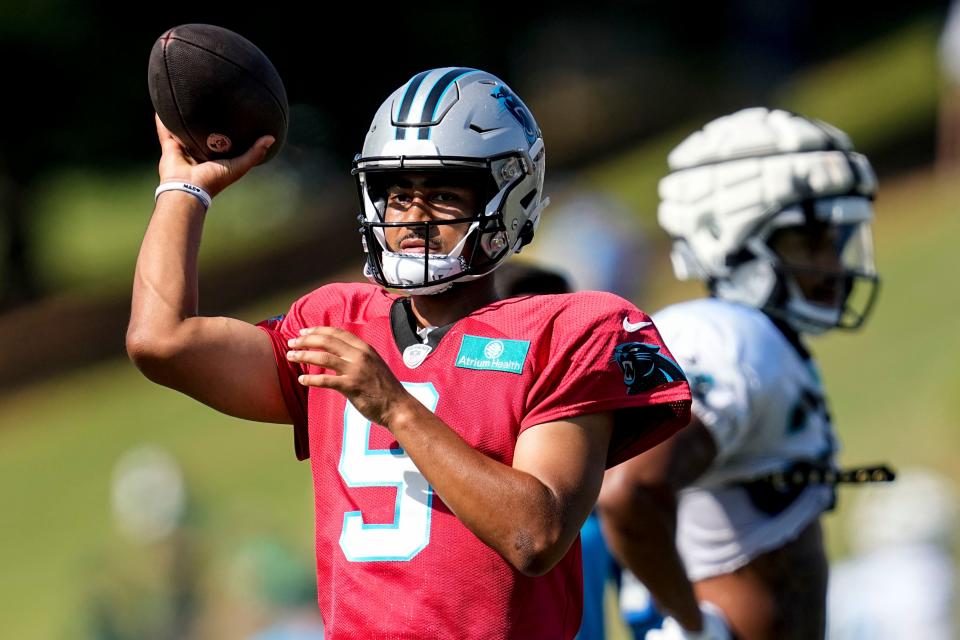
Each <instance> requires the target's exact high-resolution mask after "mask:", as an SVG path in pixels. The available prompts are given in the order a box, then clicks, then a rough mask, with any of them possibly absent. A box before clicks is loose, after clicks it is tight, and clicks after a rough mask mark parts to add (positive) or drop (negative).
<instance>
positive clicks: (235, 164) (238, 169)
mask: <svg viewBox="0 0 960 640" xmlns="http://www.w3.org/2000/svg"><path fill="white" fill-rule="evenodd" d="M276 141H277V139H276V138H274V137H273V136H263V137H262V138H258V139H257V141H256V142H254V143H253V146H251V147H250V148H249V149H247V150H246V151H245V152H244V153H243V154H242V155H239V156H237V157H236V158H231V159H230V160H227V161H226V162H227V166H228V167H229V169H230V171H231V172H232V173H235V174H236V175H237V176H242V175H243V174H245V173H246V172H248V171H250V169H253V168H254V167H255V166H257V163H258V162H260V161H261V160H263V157H264V156H266V155H267V150H268V149H269V148H270V147H271V146H273V143H274V142H276Z"/></svg>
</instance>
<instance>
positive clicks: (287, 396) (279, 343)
mask: <svg viewBox="0 0 960 640" xmlns="http://www.w3.org/2000/svg"><path fill="white" fill-rule="evenodd" d="M302 311H303V299H301V300H297V301H296V302H294V303H293V306H291V307H290V311H289V312H288V313H286V314H285V315H279V316H274V317H272V318H268V319H266V320H264V321H263V322H259V323H257V328H259V329H260V330H261V331H263V332H264V333H266V334H267V335H268V336H269V337H270V341H271V343H272V344H273V356H274V360H275V361H276V364H277V376H278V377H279V380H280V391H281V393H283V401H284V403H285V404H286V405H287V411H288V412H289V413H290V418H291V419H292V420H293V445H294V451H295V452H296V455H297V459H298V460H306V459H307V458H309V457H310V440H309V432H308V429H307V388H306V387H304V386H303V385H302V384H300V383H299V382H298V380H297V378H298V377H299V376H300V375H302V374H304V373H306V371H304V369H303V367H302V366H301V365H300V363H297V362H290V361H289V360H287V351H288V350H289V347H288V346H287V340H289V339H290V338H294V337H296V336H298V335H300V329H302V328H304V327H306V326H307V325H306V323H305V322H304V319H303V313H302Z"/></svg>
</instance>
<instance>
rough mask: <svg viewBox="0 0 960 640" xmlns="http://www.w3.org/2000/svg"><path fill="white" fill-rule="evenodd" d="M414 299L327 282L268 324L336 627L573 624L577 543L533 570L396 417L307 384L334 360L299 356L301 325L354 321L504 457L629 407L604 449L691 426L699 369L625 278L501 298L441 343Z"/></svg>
mask: <svg viewBox="0 0 960 640" xmlns="http://www.w3.org/2000/svg"><path fill="white" fill-rule="evenodd" d="M407 305H408V302H406V301H404V299H402V298H400V297H398V296H396V295H393V294H390V293H388V292H386V291H384V290H383V289H381V288H380V287H377V286H374V285H369V284H336V285H328V286H325V287H322V288H320V289H317V290H316V291H314V292H312V293H310V294H308V295H306V296H304V297H303V298H301V299H300V300H298V301H297V302H295V303H294V304H293V306H292V308H291V309H290V312H289V313H288V314H287V315H286V316H283V317H280V318H274V319H271V320H268V321H266V322H264V323H261V325H260V326H261V328H263V330H264V331H266V332H267V333H268V334H269V335H270V336H271V338H272V339H273V343H274V349H275V351H276V361H277V367H278V370H279V374H280V383H281V387H282V389H283V393H284V397H285V400H286V403H287V407H288V409H289V411H290V415H291V417H292V418H293V420H294V422H295V425H294V432H295V437H294V439H295V443H296V449H297V456H298V457H299V458H301V459H303V458H306V457H308V456H309V458H310V462H311V467H312V471H313V486H314V495H315V500H314V501H315V506H316V554H317V585H318V600H319V605H320V610H321V613H322V614H323V619H324V623H325V625H326V633H327V637H328V638H333V639H334V640H336V639H338V638H363V639H368V638H482V639H483V640H489V639H491V638H524V639H526V640H535V639H538V638H544V639H546V638H549V639H551V640H556V639H558V638H572V637H573V636H574V635H575V634H576V632H577V630H578V629H579V627H580V617H581V613H582V602H583V587H582V574H581V564H580V563H581V558H580V546H579V541H578V542H577V543H576V544H575V545H574V547H573V548H572V549H571V550H570V552H569V553H567V555H566V556H565V557H564V558H563V560H561V562H560V563H559V564H558V565H557V566H556V567H554V568H553V569H552V570H551V571H550V572H548V573H547V574H546V575H543V576H539V577H528V576H524V575H523V574H522V573H520V572H519V571H517V570H516V569H514V568H513V567H512V566H511V565H510V564H509V563H508V562H507V561H506V560H504V559H503V558H502V557H501V556H500V555H499V554H497V552H495V551H494V550H493V549H491V548H490V547H488V546H486V545H485V544H484V543H483V542H481V541H480V540H479V539H478V538H477V537H476V536H475V535H474V534H473V533H471V532H470V531H469V530H468V529H467V528H466V527H465V526H464V525H463V524H462V523H461V522H460V521H459V520H458V519H457V518H456V516H454V515H453V514H452V513H451V512H450V510H449V509H448V508H447V506H446V505H445V504H444V503H443V500H442V499H441V498H440V496H439V495H437V494H435V493H434V491H433V489H432V487H431V486H430V485H429V484H428V483H427V482H426V480H425V479H424V478H423V476H422V475H421V474H420V473H419V471H418V470H417V468H416V466H414V464H413V462H412V461H411V460H410V458H409V457H408V456H407V455H406V454H405V453H404V452H403V449H401V448H400V447H399V445H398V444H397V442H396V441H395V440H394V439H393V436H392V435H391V434H390V432H389V431H387V430H386V429H385V428H383V427H381V426H380V425H375V424H371V423H370V422H369V421H368V420H367V419H366V418H364V417H363V415H361V414H360V413H359V412H358V411H357V410H356V409H355V408H353V406H352V405H351V404H349V403H347V402H346V399H345V398H344V397H343V396H342V395H340V394H339V393H337V392H335V391H333V390H329V389H319V388H311V389H309V391H308V390H307V389H306V388H305V387H303V386H301V385H300V384H299V383H298V382H297V376H299V375H301V374H303V373H316V372H318V371H319V369H318V368H317V367H314V366H312V365H308V366H303V365H300V364H299V363H291V362H289V361H288V360H287V359H286V352H287V350H288V347H287V340H288V339H289V338H292V337H295V336H297V335H298V333H299V331H300V329H302V328H305V327H315V326H333V327H339V328H342V329H345V330H347V331H350V332H352V333H353V334H355V335H356V336H358V337H359V338H361V339H362V340H364V341H365V342H367V343H368V344H369V345H371V346H372V347H373V348H374V349H376V351H377V352H378V353H379V354H380V356H381V357H382V358H383V359H384V360H385V361H386V363H387V365H389V367H390V369H391V370H392V371H393V373H394V374H395V375H396V376H397V378H398V379H399V380H400V381H401V382H402V383H403V384H404V386H405V387H406V388H407V389H408V390H409V391H410V393H412V394H413V395H414V396H415V397H416V398H417V399H419V400H420V401H421V402H422V403H423V404H424V405H426V406H427V407H428V408H429V409H430V410H431V411H433V412H434V413H436V415H437V416H438V417H439V418H440V419H441V420H443V422H445V423H446V424H447V425H449V427H450V428H451V429H453V430H454V431H456V432H457V433H458V434H459V435H460V436H461V437H462V438H463V439H464V440H465V441H466V442H467V443H468V444H470V446H472V447H473V448H475V449H477V450H478V451H480V452H482V453H483V454H484V455H487V456H489V457H491V458H493V459H494V460H497V461H499V462H502V463H503V464H506V465H510V464H512V462H513V453H514V448H515V446H516V442H517V438H518V436H519V435H520V434H521V433H522V432H523V431H524V430H525V429H528V428H530V427H535V426H537V425H542V424H545V423H549V422H553V421H557V420H562V419H565V418H571V417H574V416H578V415H584V414H590V413H600V412H606V411H613V410H619V409H635V411H634V412H633V413H632V414H631V419H629V420H624V421H619V422H618V427H617V429H616V432H615V434H614V438H613V443H612V444H611V450H610V454H609V456H608V460H607V463H608V465H613V464H617V463H619V462H621V461H623V460H626V459H627V458H629V457H631V456H633V455H636V454H637V453H640V452H641V451H643V450H646V449H648V448H650V447H652V446H653V445H655V444H657V443H659V442H660V441H662V440H664V439H665V438H667V437H668V436H670V435H671V434H672V433H674V432H675V431H676V430H677V429H679V428H680V427H681V426H683V425H685V424H686V422H687V419H688V417H689V405H690V391H689V387H688V386H687V383H686V380H685V379H684V377H683V374H682V372H680V370H679V368H678V367H676V365H675V364H674V363H673V360H672V357H671V356H670V354H669V353H668V351H667V349H666V348H665V347H664V346H663V343H662V341H661V339H660V335H659V334H658V333H657V331H656V329H655V327H654V326H653V324H652V323H651V322H650V319H649V318H648V317H647V316H646V315H645V314H644V313H642V312H640V311H638V310H637V309H636V307H634V306H633V305H631V304H630V303H628V302H626V301H625V300H623V299H621V298H619V297H617V296H615V295H613V294H609V293H598V292H581V293H574V294H565V295H543V296H525V297H519V298H512V299H509V300H503V301H500V302H495V303H493V304H490V305H488V306H486V307H483V308H481V309H478V310H477V311H474V312H473V313H471V314H470V315H468V316H467V317H465V318H463V319H461V320H459V321H457V322H455V323H453V324H452V325H449V326H448V327H444V328H440V329H437V330H435V332H434V333H433V334H431V335H430V336H429V337H428V340H427V343H426V344H422V343H420V341H419V339H418V338H417V336H416V333H415V332H414V329H415V327H414V326H412V323H411V321H410V319H409V312H408V310H407V308H406V307H407ZM490 508H491V509H495V508H497V505H495V504H491V505H490Z"/></svg>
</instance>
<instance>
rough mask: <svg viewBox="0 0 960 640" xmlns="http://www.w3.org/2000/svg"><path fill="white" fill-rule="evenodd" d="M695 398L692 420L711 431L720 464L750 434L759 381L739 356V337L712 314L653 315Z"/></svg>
mask: <svg viewBox="0 0 960 640" xmlns="http://www.w3.org/2000/svg"><path fill="white" fill-rule="evenodd" d="M654 318H655V319H656V322H657V326H658V327H660V330H661V331H662V332H663V336H664V339H665V340H667V342H669V344H670V348H671V349H672V350H673V353H674V355H676V357H677V363H678V364H679V365H680V366H681V367H683V369H684V371H686V373H687V378H688V380H689V382H690V389H691V392H692V394H693V406H692V410H693V415H694V416H695V417H696V418H697V419H698V420H700V422H702V423H703V425H704V426H705V427H706V428H707V431H709V432H710V435H711V437H712V438H713V441H714V444H715V445H716V447H717V460H722V459H724V458H727V457H729V456H730V455H731V454H733V453H734V452H735V451H736V450H737V447H738V446H739V444H740V443H741V442H743V439H744V438H745V436H746V435H747V433H748V431H749V429H750V424H751V416H752V415H753V410H752V404H753V401H754V397H755V396H756V394H757V381H756V376H755V375H754V374H753V372H752V369H751V368H750V366H749V365H748V363H745V362H743V359H742V358H741V356H740V349H739V346H738V345H739V340H738V339H737V336H736V335H734V334H733V333H732V332H731V331H727V330H725V328H724V327H723V326H722V325H721V324H720V323H719V322H718V321H717V320H716V319H715V318H711V317H709V314H703V313H698V312H697V309H696V308H693V307H689V308H685V307H684V305H678V306H675V307H670V308H667V309H665V310H664V311H662V312H659V313H657V314H655V315H654Z"/></svg>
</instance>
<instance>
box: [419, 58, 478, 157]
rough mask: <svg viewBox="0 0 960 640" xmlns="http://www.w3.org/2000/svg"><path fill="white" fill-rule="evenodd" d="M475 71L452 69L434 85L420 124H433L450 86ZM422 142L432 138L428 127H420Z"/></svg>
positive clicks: (428, 96) (424, 104)
mask: <svg viewBox="0 0 960 640" xmlns="http://www.w3.org/2000/svg"><path fill="white" fill-rule="evenodd" d="M471 71H475V69H470V68H469V67H458V68H456V69H451V70H450V71H447V72H446V73H445V74H443V76H441V77H440V79H439V80H437V83H436V84H435V85H433V88H432V89H431V90H430V93H429V94H428V95H427V101H426V102H424V103H423V112H422V113H421V114H420V122H421V123H427V122H433V114H434V111H436V109H437V104H438V103H439V102H440V98H442V97H443V95H444V94H445V93H446V92H447V89H449V88H450V85H451V84H453V82H454V81H455V80H456V79H457V78H459V77H460V76H462V75H464V74H467V73H470V72H471ZM417 137H418V138H419V139H420V140H426V139H427V138H429V137H430V129H428V128H427V127H420V133H419V134H418V135H417Z"/></svg>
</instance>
